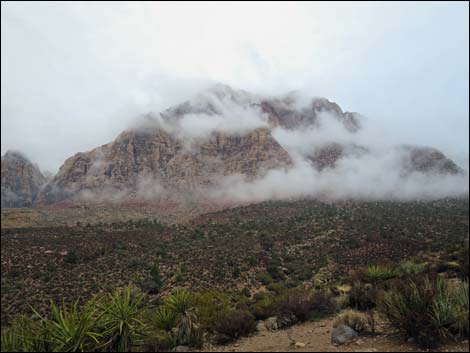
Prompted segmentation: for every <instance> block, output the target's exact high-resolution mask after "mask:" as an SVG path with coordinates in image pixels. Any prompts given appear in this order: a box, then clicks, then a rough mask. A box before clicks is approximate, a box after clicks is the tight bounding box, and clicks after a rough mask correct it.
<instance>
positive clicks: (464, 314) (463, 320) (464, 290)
mask: <svg viewBox="0 0 470 353" xmlns="http://www.w3.org/2000/svg"><path fill="white" fill-rule="evenodd" d="M469 305H470V303H469V295H468V282H463V283H461V284H460V285H459V286H458V287H457V288H456V289H455V305H454V312H453V314H454V317H455V320H456V322H455V330H456V332H457V333H458V334H459V336H460V337H461V338H466V339H468V336H469Z"/></svg>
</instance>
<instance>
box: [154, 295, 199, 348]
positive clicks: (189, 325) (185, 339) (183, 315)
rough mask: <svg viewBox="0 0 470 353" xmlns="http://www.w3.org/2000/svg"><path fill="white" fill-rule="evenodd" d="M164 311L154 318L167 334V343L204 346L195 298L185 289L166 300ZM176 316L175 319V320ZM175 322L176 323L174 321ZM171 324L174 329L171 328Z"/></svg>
mask: <svg viewBox="0 0 470 353" xmlns="http://www.w3.org/2000/svg"><path fill="white" fill-rule="evenodd" d="M163 308H164V309H160V310H161V311H159V314H157V315H155V316H154V324H156V325H157V326H158V325H160V327H162V326H165V329H164V330H162V331H163V332H164V333H165V334H164V337H166V336H168V335H169V336H168V337H166V338H167V339H166V341H167V342H169V341H171V340H170V337H171V339H172V342H173V343H175V344H177V345H183V346H191V347H192V346H200V345H201V344H202V332H201V329H200V327H199V324H198V319H197V314H196V308H195V306H194V298H193V296H192V294H191V293H190V292H188V291H187V290H185V289H178V290H176V291H175V292H174V293H173V294H171V295H170V296H168V297H166V298H165V301H164V305H163ZM173 316H174V318H173ZM173 320H174V321H173ZM170 324H173V327H171V328H170Z"/></svg>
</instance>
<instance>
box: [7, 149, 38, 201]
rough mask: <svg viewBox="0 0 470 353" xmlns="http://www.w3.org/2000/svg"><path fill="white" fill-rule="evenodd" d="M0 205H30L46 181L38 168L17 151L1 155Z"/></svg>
mask: <svg viewBox="0 0 470 353" xmlns="http://www.w3.org/2000/svg"><path fill="white" fill-rule="evenodd" d="M1 168H2V192H1V207H31V206H32V205H33V203H34V202H35V200H36V197H37V195H38V193H39V190H40V189H41V187H42V186H43V185H44V183H45V182H46V179H45V178H44V176H43V175H42V174H41V172H40V171H39V169H38V168H37V167H36V166H34V165H33V164H32V163H31V162H30V161H29V160H28V159H27V158H26V157H25V156H23V155H22V154H21V153H19V152H7V153H6V154H5V155H4V156H2V161H1Z"/></svg>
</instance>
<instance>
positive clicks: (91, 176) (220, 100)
mask: <svg viewBox="0 0 470 353" xmlns="http://www.w3.org/2000/svg"><path fill="white" fill-rule="evenodd" d="M361 119H362V118H361V115H359V114H358V113H352V112H344V111H343V110H342V109H341V108H340V107H339V105H338V104H336V103H334V102H331V101H329V100H328V99H326V98H309V99H306V98H304V97H301V96H300V95H299V94H297V93H295V92H290V93H288V94H285V95H281V96H261V95H256V94H252V93H249V92H247V91H243V90H234V89H232V88H230V87H229V86H226V85H216V86H215V87H212V88H211V89H209V90H207V91H203V92H201V93H199V94H198V95H196V96H195V97H193V98H192V99H190V100H188V101H186V102H183V103H182V104H179V105H176V106H174V107H170V108H168V109H166V110H164V111H162V112H160V113H149V114H147V115H144V116H142V119H140V120H139V122H138V123H137V124H136V125H135V126H134V127H132V128H129V129H128V130H126V131H124V132H122V133H121V134H120V135H119V136H117V138H116V139H115V140H114V141H111V142H109V143H107V144H105V145H102V146H100V147H97V148H95V149H93V150H91V151H88V152H80V153H77V154H75V155H74V156H72V157H70V158H68V159H67V160H66V161H65V162H64V164H63V165H62V166H61V167H60V170H59V172H58V173H57V174H56V175H55V176H54V177H53V178H48V180H47V184H46V185H45V186H44V187H43V188H42V189H41V190H40V191H39V189H40V188H41V185H42V183H44V180H45V179H44V177H43V176H42V175H41V174H40V172H39V170H37V168H36V169H34V168H33V167H32V166H31V165H30V163H29V164H28V165H29V167H28V168H26V167H25V168H21V167H20V163H19V162H16V164H15V163H12V162H9V163H8V167H7V164H5V170H8V171H7V172H6V173H5V181H4V172H3V170H4V161H3V158H2V207H11V205H16V204H19V205H31V204H32V203H34V202H36V203H39V204H47V203H56V202H61V201H69V200H85V201H93V200H96V201H107V200H129V199H134V200H147V199H152V200H153V199H156V198H159V197H170V198H171V197H183V198H186V197H191V196H198V195H199V196H200V195H204V194H208V193H210V192H211V191H213V190H214V189H216V188H219V189H222V190H227V189H228V190H237V189H236V188H235V187H234V185H233V183H232V184H230V183H227V180H229V181H230V180H232V181H233V180H236V181H238V182H240V181H241V182H242V183H245V184H247V183H251V182H253V181H259V180H262V179H263V178H264V177H266V176H268V175H269V173H270V171H272V170H276V171H278V172H282V171H284V172H285V171H289V172H291V171H292V170H295V168H296V167H297V166H298V164H299V161H301V162H302V161H304V162H307V164H309V165H310V167H311V170H312V171H314V170H316V171H317V172H318V173H320V174H321V173H323V171H324V170H325V169H326V170H331V169H334V168H337V167H338V165H339V163H341V162H342V161H344V160H348V162H349V164H348V168H344V166H343V168H342V169H341V170H342V172H345V171H346V172H349V173H355V174H354V176H353V177H354V180H360V178H361V174H360V170H361V168H363V167H364V165H365V166H366V168H369V166H370V163H372V162H377V161H378V163H376V165H375V166H374V167H372V166H370V168H371V170H378V172H379V173H383V175H387V176H389V175H390V174H393V173H396V175H397V178H398V179H397V182H400V178H406V177H410V176H412V175H413V174H414V173H422V174H429V175H455V174H459V173H462V172H463V171H462V169H461V168H460V167H458V166H457V165H456V164H455V163H454V162H453V161H452V160H450V159H448V158H447V157H446V156H445V155H444V154H443V153H442V152H440V151H438V150H436V149H433V148H430V147H420V146H413V145H406V146H395V147H393V149H392V154H393V156H394V158H393V159H392V160H393V161H396V160H397V161H398V162H397V163H398V164H396V163H395V162H393V163H395V164H384V163H382V160H381V159H383V158H386V157H387V155H384V154H380V153H377V151H376V150H374V148H375V147H373V146H369V145H368V144H367V141H364V139H359V138H358V137H357V136H358V133H360V132H361V131H362V130H361V129H362V126H361V124H362V121H361ZM325 126H326V127H327V128H326V130H325ZM328 129H330V130H328ZM297 134H300V135H297ZM325 134H326V135H328V136H324V135H325ZM286 136H287V137H288V138H287V139H286V138H285V137H286ZM302 136H303V137H302ZM325 137H328V139H325ZM345 137H346V138H345ZM305 138H306V139H307V141H306V143H305V145H310V144H312V143H313V147H312V148H311V149H310V150H308V148H307V150H305V149H306V147H305V146H304V143H303V140H302V139H305ZM297 140H298V141H297ZM293 146H294V147H293ZM6 157H7V156H6ZM6 157H5V158H6ZM361 158H365V159H366V162H364V161H362V162H363V163H365V164H362V165H361V167H355V168H354V167H353V168H351V164H354V163H356V162H357V161H359V160H360V159H361ZM8 159H9V160H10V159H12V156H11V154H10V156H9V157H8ZM371 161H372V162H371ZM384 168H385V169H387V170H382V169H384ZM358 171H359V174H358ZM291 174H292V173H291ZM282 175H283V174H282V173H281V174H278V176H277V177H276V178H277V179H275V180H274V181H275V182H276V183H279V186H283V183H284V184H285V183H286V182H285V181H283V179H282ZM299 175H301V176H302V178H304V179H305V178H307V179H310V180H316V179H315V178H318V174H302V173H300V174H299ZM394 175H395V174H394ZM231 178H232V179H231ZM374 178H375V179H377V177H374ZM25 180H29V182H26V181H25ZM296 180H299V181H300V182H302V179H296ZM271 182H272V180H271ZM4 189H5V192H4ZM234 192H236V191H234ZM249 192H252V191H249ZM249 192H248V193H249ZM274 192H275V190H274ZM307 192H308V190H307ZM4 195H5V197H4ZM13 195H14V196H13ZM4 198H5V202H4ZM16 199H18V200H21V201H18V203H15V201H13V200H16ZM228 200H230V197H229V198H228ZM4 205H5V206H4Z"/></svg>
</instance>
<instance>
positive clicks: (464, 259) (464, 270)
mask: <svg viewBox="0 0 470 353" xmlns="http://www.w3.org/2000/svg"><path fill="white" fill-rule="evenodd" d="M457 261H458V262H459V264H460V272H461V275H462V277H463V278H464V279H467V280H468V272H469V267H468V266H469V249H468V239H466V240H465V242H464V245H463V248H462V250H461V251H460V252H459V255H458V259H457Z"/></svg>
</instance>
